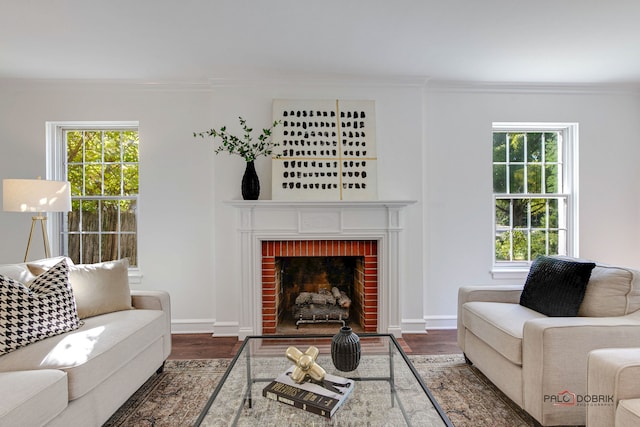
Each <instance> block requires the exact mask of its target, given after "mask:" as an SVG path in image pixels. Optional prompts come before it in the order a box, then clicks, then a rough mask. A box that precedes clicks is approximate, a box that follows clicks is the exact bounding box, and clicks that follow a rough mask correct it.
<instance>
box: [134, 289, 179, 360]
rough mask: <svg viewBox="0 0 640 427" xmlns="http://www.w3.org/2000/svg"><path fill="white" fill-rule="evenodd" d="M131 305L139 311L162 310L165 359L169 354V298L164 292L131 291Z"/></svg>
mask: <svg viewBox="0 0 640 427" xmlns="http://www.w3.org/2000/svg"><path fill="white" fill-rule="evenodd" d="M131 305H133V308H135V309H141V310H162V311H164V315H165V325H166V330H165V343H164V353H165V359H166V358H167V357H169V354H170V353H171V297H170V296H169V293H168V292H166V291H142V290H134V289H132V290H131Z"/></svg>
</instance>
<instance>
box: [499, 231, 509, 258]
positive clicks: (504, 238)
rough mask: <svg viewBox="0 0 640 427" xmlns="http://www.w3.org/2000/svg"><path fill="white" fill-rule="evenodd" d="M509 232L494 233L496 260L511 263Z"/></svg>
mask: <svg viewBox="0 0 640 427" xmlns="http://www.w3.org/2000/svg"><path fill="white" fill-rule="evenodd" d="M510 236H511V232H510V231H504V232H498V233H496V260H497V261H511V241H510Z"/></svg>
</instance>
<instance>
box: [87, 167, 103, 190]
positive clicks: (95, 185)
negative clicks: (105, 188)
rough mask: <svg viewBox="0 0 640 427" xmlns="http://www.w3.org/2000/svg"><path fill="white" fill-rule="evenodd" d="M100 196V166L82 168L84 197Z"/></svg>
mask: <svg viewBox="0 0 640 427" xmlns="http://www.w3.org/2000/svg"><path fill="white" fill-rule="evenodd" d="M101 194H102V165H100V164H91V165H85V167H84V195H85V196H99V195H101Z"/></svg>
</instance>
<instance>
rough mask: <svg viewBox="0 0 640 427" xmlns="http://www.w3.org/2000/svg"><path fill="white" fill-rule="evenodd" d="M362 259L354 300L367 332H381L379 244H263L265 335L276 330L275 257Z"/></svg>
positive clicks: (282, 242)
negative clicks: (379, 327)
mask: <svg viewBox="0 0 640 427" xmlns="http://www.w3.org/2000/svg"><path fill="white" fill-rule="evenodd" d="M304 256H359V257H363V259H364V271H361V270H359V271H358V276H362V277H363V280H357V281H356V282H357V283H356V288H355V289H354V297H355V298H357V299H359V302H360V306H361V307H362V312H361V313H357V316H358V317H359V319H357V321H358V322H359V323H360V324H361V325H362V327H363V329H364V331H365V332H377V331H378V242H377V241H376V240H289V241H263V242H262V334H264V335H273V334H275V333H276V326H277V304H278V301H277V290H276V268H275V259H276V257H304Z"/></svg>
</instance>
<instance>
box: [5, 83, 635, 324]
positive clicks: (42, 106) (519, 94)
mask: <svg viewBox="0 0 640 427" xmlns="http://www.w3.org/2000/svg"><path fill="white" fill-rule="evenodd" d="M274 98H292V99H336V98H338V99H372V100H374V101H375V102H376V113H377V114H376V116H377V117H376V120H377V146H378V147H377V148H378V158H379V170H378V189H379V191H378V196H379V198H380V199H409V200H417V201H418V203H416V204H415V205H413V206H411V207H409V208H408V210H407V211H406V217H405V223H406V224H405V225H406V229H407V232H406V233H405V234H404V236H403V239H404V244H405V248H406V258H405V261H404V262H405V265H404V267H405V270H404V271H405V273H404V277H403V284H402V285H403V289H404V290H403V293H402V296H401V304H402V318H403V328H404V329H405V331H421V330H423V329H424V326H425V324H426V325H428V326H429V327H451V326H453V325H454V323H455V322H454V319H455V313H456V306H455V302H456V294H457V288H458V286H460V285H461V284H467V283H495V281H493V280H492V279H491V275H490V273H489V270H490V268H491V239H492V226H491V176H492V175H491V164H490V162H491V135H490V132H491V122H493V121H570V122H574V121H575V122H578V123H579V124H580V160H581V163H580V178H581V182H580V221H581V233H580V249H581V255H582V256H584V257H589V258H595V259H598V260H602V261H606V262H611V263H624V264H627V265H632V266H633V265H635V266H640V257H639V250H638V249H637V245H636V244H634V243H635V242H636V241H637V240H638V237H640V236H639V234H640V232H639V230H638V228H639V227H638V220H637V219H638V218H639V217H640V203H639V200H640V197H639V195H640V188H639V187H640V180H639V179H638V178H639V177H638V171H637V168H636V165H635V162H636V159H638V158H640V157H639V154H640V144H638V141H637V139H638V135H640V124H639V123H638V120H637V118H638V117H639V115H640V114H639V113H640V106H639V105H638V100H639V99H638V96H637V95H635V94H620V93H606V92H567V91H565V92H558V91H556V92H549V91H547V92H544V91H531V90H529V89H527V88H524V89H522V90H503V89H496V90H491V89H488V90H477V88H473V87H470V88H462V89H459V88H458V89H451V88H449V89H447V88H436V87H434V86H430V87H429V88H428V90H427V91H426V94H425V87H424V85H423V84H422V83H421V82H416V81H407V80H386V81H371V80H368V81H356V80H352V81H344V80H343V81H323V82H319V81H301V80H296V81H288V82H284V81H257V82H256V81H254V82H249V81H245V82H226V83H224V82H223V83H222V84H219V83H215V84H210V85H209V84H193V85H136V84H127V83H122V84H114V83H108V84H107V83H82V82H76V83H72V82H58V83H52V82H33V83H29V82H25V81H22V82H16V81H6V82H0V178H33V177H35V176H38V175H42V176H44V175H45V142H44V141H45V139H44V136H45V122H46V121H64V120H109V121H113V120H138V121H139V122H140V141H141V142H140V144H141V145H140V156H141V165H140V187H141V192H142V194H141V198H140V218H139V233H140V235H139V245H140V246H139V259H140V267H141V269H142V273H143V275H144V276H143V279H142V283H141V284H140V285H139V286H138V287H140V288H144V289H165V290H168V291H169V292H170V293H171V295H172V305H173V321H174V330H175V331H178V332H180V331H182V332H186V331H216V332H217V333H227V332H229V331H232V330H233V329H234V327H235V326H236V325H237V319H238V307H239V305H240V304H242V302H241V301H239V293H238V290H239V289H238V283H239V279H238V278H239V273H240V269H241V266H240V265H239V262H238V258H237V254H238V247H237V244H236V243H237V240H236V239H237V236H236V232H235V229H234V227H235V220H236V217H235V211H234V209H233V208H231V207H229V206H227V205H226V204H225V203H224V202H225V201H226V200H231V199H239V198H240V197H241V196H240V179H241V176H242V173H243V171H244V162H243V161H242V159H240V158H238V157H229V156H227V155H226V154H221V155H219V156H215V155H214V154H213V152H212V146H211V144H210V143H206V142H202V141H199V140H195V139H194V138H193V137H192V136H191V135H192V132H193V131H201V130H206V129H208V128H210V127H219V126H221V125H225V124H226V125H227V126H228V127H229V128H231V129H237V126H238V125H237V116H238V115H242V116H244V117H245V118H246V119H247V120H248V122H249V124H250V125H252V126H254V128H262V127H266V126H268V124H269V123H270V122H271V119H272V117H271V101H272V99H274ZM257 169H258V173H259V175H260V178H261V184H262V194H261V198H263V199H269V198H270V197H271V189H270V187H271V177H270V174H271V170H270V161H269V160H268V159H266V158H261V159H259V160H258V162H257ZM29 225H30V218H29V215H23V214H16V213H5V212H0V232H1V233H2V236H3V238H2V244H1V245H0V262H16V261H21V260H22V257H23V254H24V248H25V244H26V238H27V233H28V229H29ZM39 244H40V243H39V241H37V240H36V241H35V242H34V245H35V248H36V249H39ZM41 255H42V253H38V252H37V251H35V252H34V253H33V254H32V255H31V257H32V258H35V257H38V256H41ZM214 325H215V326H214Z"/></svg>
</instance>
